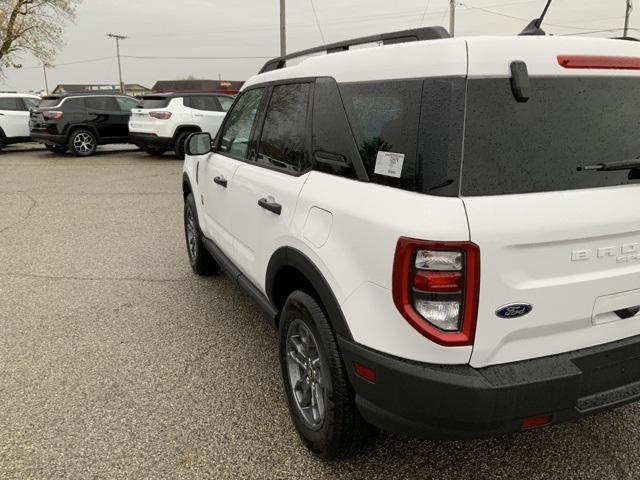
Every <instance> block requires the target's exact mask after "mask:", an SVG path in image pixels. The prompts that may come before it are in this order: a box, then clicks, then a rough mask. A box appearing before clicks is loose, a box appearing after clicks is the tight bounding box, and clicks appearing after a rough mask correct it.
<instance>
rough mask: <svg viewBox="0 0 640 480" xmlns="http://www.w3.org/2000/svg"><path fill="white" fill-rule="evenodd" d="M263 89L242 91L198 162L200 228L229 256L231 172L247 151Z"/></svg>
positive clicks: (232, 176)
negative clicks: (209, 149)
mask: <svg viewBox="0 0 640 480" xmlns="http://www.w3.org/2000/svg"><path fill="white" fill-rule="evenodd" d="M264 90H265V89H264V88H257V89H253V90H249V91H247V92H246V93H244V94H243V95H242V97H241V98H240V99H239V100H238V102H237V103H236V105H235V107H234V108H233V110H232V111H231V112H229V119H228V120H227V122H226V124H225V126H224V131H223V132H222V134H221V135H220V137H219V139H218V141H219V144H218V145H217V146H216V148H215V149H214V152H213V153H211V154H209V155H207V156H206V157H203V158H202V160H200V163H199V173H198V190H199V192H200V194H201V195H202V197H201V198H200V202H201V204H202V211H203V215H202V216H201V220H200V223H201V228H202V230H203V231H204V232H205V235H206V236H207V237H209V238H210V239H211V240H213V241H214V242H215V243H216V244H217V245H218V247H219V248H220V249H221V250H222V251H223V252H224V253H225V254H226V255H227V256H230V257H233V255H234V242H233V234H232V198H233V195H234V190H235V188H236V185H235V174H236V171H237V170H238V167H239V166H240V165H241V164H242V162H243V161H246V159H247V157H248V155H249V140H250V138H251V135H252V131H253V127H254V123H255V120H256V115H257V112H258V107H259V105H260V102H261V101H262V97H263V94H264Z"/></svg>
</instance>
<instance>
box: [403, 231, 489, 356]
mask: <svg viewBox="0 0 640 480" xmlns="http://www.w3.org/2000/svg"><path fill="white" fill-rule="evenodd" d="M479 287H480V249H479V248H478V246H477V245H475V244H474V243H471V242H429V241H425V240H416V239H412V238H406V237H402V238H400V239H399V240H398V244H397V247H396V254H395V260H394V265H393V300H394V302H395V304H396V307H397V308H398V310H399V311H400V313H402V315H403V316H404V318H405V319H406V320H407V321H408V322H409V323H410V324H411V326H413V328H415V329H416V330H417V331H418V332H420V333H421V334H422V335H424V336H425V337H427V338H428V339H430V340H432V341H434V342H436V343H438V344H440V345H444V346H466V345H472V344H473V339H474V335H475V327H476V317H477V313H478V295H479Z"/></svg>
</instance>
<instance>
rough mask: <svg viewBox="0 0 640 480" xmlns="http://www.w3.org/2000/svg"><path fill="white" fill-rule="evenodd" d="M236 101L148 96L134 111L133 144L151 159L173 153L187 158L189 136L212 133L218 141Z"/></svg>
mask: <svg viewBox="0 0 640 480" xmlns="http://www.w3.org/2000/svg"><path fill="white" fill-rule="evenodd" d="M233 101H234V97H232V96H230V95H224V94H219V93H169V94H155V95H148V96H145V97H143V98H142V101H141V102H140V105H138V108H134V109H133V110H132V111H131V120H130V122H129V132H130V133H131V141H132V143H134V144H136V145H138V146H139V147H140V148H142V149H143V150H145V151H146V152H147V153H149V154H150V155H162V154H164V153H165V152H166V151H167V150H173V151H174V152H175V153H176V155H177V156H178V157H180V158H184V144H185V141H186V140H187V138H188V137H189V135H191V134H192V133H197V132H204V133H210V134H211V136H212V137H215V135H216V133H218V129H219V128H220V125H221V124H222V120H223V119H224V116H225V114H226V112H227V110H229V107H231V104H232V103H233Z"/></svg>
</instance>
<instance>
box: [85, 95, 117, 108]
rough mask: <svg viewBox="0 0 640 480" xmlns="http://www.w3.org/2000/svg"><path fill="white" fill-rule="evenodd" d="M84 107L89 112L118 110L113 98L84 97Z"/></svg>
mask: <svg viewBox="0 0 640 480" xmlns="http://www.w3.org/2000/svg"><path fill="white" fill-rule="evenodd" d="M85 105H86V106H87V108H88V109H90V110H101V111H107V112H113V111H117V110H120V107H119V106H118V102H116V99H115V98H113V97H86V98H85Z"/></svg>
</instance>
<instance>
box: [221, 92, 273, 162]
mask: <svg viewBox="0 0 640 480" xmlns="http://www.w3.org/2000/svg"><path fill="white" fill-rule="evenodd" d="M263 94H264V88H256V89H253V90H249V91H247V92H245V93H244V94H242V96H241V97H240V98H239V99H238V101H237V102H236V104H235V106H234V107H233V109H232V110H231V111H230V112H229V113H228V114H227V117H226V118H227V119H226V121H225V123H224V125H223V127H222V132H221V134H220V145H219V146H218V151H219V152H221V153H226V154H229V155H231V156H233V157H237V158H243V159H244V158H247V153H248V151H249V140H250V139H251V132H252V130H253V124H254V122H255V119H256V114H257V113H258V107H259V106H260V101H261V100H262V96H263Z"/></svg>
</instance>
